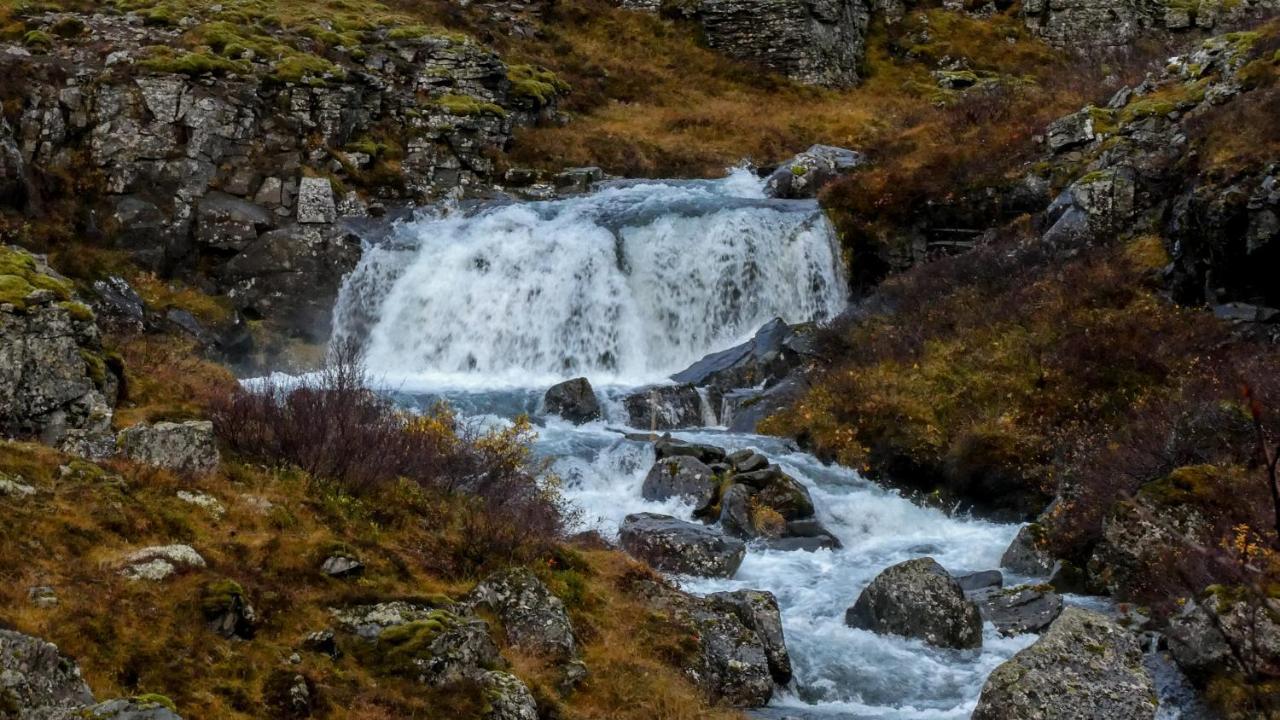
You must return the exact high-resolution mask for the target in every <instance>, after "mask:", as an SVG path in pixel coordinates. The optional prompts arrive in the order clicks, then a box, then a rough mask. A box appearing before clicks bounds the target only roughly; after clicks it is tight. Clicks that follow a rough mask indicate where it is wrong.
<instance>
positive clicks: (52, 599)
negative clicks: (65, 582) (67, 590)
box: [27, 585, 58, 610]
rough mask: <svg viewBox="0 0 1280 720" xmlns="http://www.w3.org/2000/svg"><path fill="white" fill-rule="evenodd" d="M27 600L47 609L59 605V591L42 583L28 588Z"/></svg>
mask: <svg viewBox="0 0 1280 720" xmlns="http://www.w3.org/2000/svg"><path fill="white" fill-rule="evenodd" d="M27 600H29V601H30V602H31V604H32V605H35V606H36V607H38V608H43V609H45V610H48V609H50V608H55V607H58V593H57V591H55V590H54V589H53V588H51V587H49V586H48V585H40V586H38V587H33V588H31V589H29V590H27Z"/></svg>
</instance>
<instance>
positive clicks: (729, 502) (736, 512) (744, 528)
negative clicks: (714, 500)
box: [720, 483, 759, 538]
mask: <svg viewBox="0 0 1280 720" xmlns="http://www.w3.org/2000/svg"><path fill="white" fill-rule="evenodd" d="M751 493H752V490H751V488H749V487H747V486H746V485H740V484H738V483H734V484H733V485H730V486H729V487H728V489H726V490H725V491H724V494H722V495H721V496H720V526H721V527H722V528H724V531H725V532H727V533H729V534H730V535H733V536H734V537H744V538H750V537H756V536H757V535H759V531H758V530H757V529H756V526H755V520H754V519H753V518H752V517H751Z"/></svg>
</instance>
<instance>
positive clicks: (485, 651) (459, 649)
mask: <svg viewBox="0 0 1280 720" xmlns="http://www.w3.org/2000/svg"><path fill="white" fill-rule="evenodd" d="M460 609H461V608H457V607H455V606H454V605H452V604H444V603H442V604H441V606H439V607H436V606H432V605H427V604H418V603H410V602H401V601H397V602H389V603H380V604H377V605H361V606H356V607H350V608H344V609H340V610H334V611H333V616H334V619H335V620H337V622H338V626H339V627H340V628H341V629H343V630H344V631H346V632H349V633H352V634H354V635H356V636H357V637H359V638H361V639H363V640H365V641H366V642H368V643H369V646H367V647H366V648H365V649H364V650H365V653H364V654H365V655H366V656H367V661H366V663H367V664H369V665H371V666H373V667H375V668H376V669H379V670H381V671H384V672H388V673H393V674H396V675H403V676H407V677H413V678H415V679H417V680H418V681H419V682H423V683H426V684H428V685H435V686H441V685H448V684H450V683H455V682H458V681H461V680H466V679H471V680H476V679H478V678H479V677H481V676H482V675H483V674H484V673H486V672H488V670H489V668H493V667H498V666H500V665H501V663H502V660H501V656H500V655H499V654H498V646H497V645H495V644H494V642H493V638H491V637H490V636H489V626H488V624H487V623H486V622H485V621H483V620H481V619H479V618H475V617H472V616H469V615H466V614H465V613H463V614H460V613H458V612H455V611H456V610H460Z"/></svg>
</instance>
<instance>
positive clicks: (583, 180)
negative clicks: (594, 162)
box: [555, 167, 604, 193]
mask: <svg viewBox="0 0 1280 720" xmlns="http://www.w3.org/2000/svg"><path fill="white" fill-rule="evenodd" d="M603 179H604V171H603V170H601V169H600V168H598V167H581V168H569V169H568V170H565V171H564V172H562V173H559V174H558V175H556V177H555V185H556V189H557V190H559V191H560V192H562V193H585V192H590V190H591V188H592V187H593V186H594V185H595V184H596V183H598V182H600V181H601V180H603Z"/></svg>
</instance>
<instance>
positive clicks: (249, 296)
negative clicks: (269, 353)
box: [0, 5, 564, 340]
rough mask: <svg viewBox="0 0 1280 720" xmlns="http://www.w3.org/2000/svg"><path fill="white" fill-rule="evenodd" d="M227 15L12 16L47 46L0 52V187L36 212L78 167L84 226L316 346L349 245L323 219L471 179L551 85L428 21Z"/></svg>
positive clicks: (545, 105) (369, 210) (352, 256)
mask: <svg viewBox="0 0 1280 720" xmlns="http://www.w3.org/2000/svg"><path fill="white" fill-rule="evenodd" d="M244 12H247V11H245V10H244V8H240V7H239V6H235V7H232V6H227V7H226V8H224V6H222V5H211V6H209V7H208V8H205V9H202V10H199V11H197V13H196V14H195V15H193V16H190V17H184V18H170V19H166V20H165V21H163V22H160V21H155V20H154V19H152V17H151V15H147V14H145V13H143V12H132V13H125V14H119V13H116V12H113V11H109V10H104V11H103V12H100V13H95V14H78V13H47V14H43V15H33V16H28V17H27V18H26V23H27V25H28V26H29V27H32V28H35V30H33V32H37V33H43V34H42V35H39V37H40V38H45V37H47V38H49V39H48V40H47V41H45V40H43V39H42V41H41V42H39V43H34V42H31V43H26V45H25V46H24V45H19V44H12V43H11V44H3V45H0V72H3V73H4V74H5V75H7V76H10V77H22V78H24V79H25V81H24V82H23V83H18V84H10V85H9V86H7V87H6V90H5V92H4V95H5V97H4V98H2V99H3V100H4V101H5V108H6V110H7V111H8V112H7V113H6V116H7V117H6V121H5V122H4V123H3V124H0V199H3V200H6V201H8V202H9V203H10V204H12V205H14V206H17V207H23V206H25V207H27V208H30V209H32V210H35V211H38V210H39V208H40V207H42V205H43V204H44V203H45V202H46V200H47V198H44V197H42V193H44V192H46V191H45V190H44V188H45V187H46V186H47V184H48V183H46V182H44V181H42V178H55V179H56V178H67V177H76V178H79V179H80V180H79V182H80V183H81V184H83V185H85V186H88V187H90V188H92V190H91V191H90V194H89V195H88V196H87V197H85V198H84V200H85V205H87V206H88V207H87V208H86V212H85V216H86V218H88V219H86V220H85V222H86V223H90V224H93V225H94V226H96V229H97V230H98V231H100V232H101V233H102V234H103V235H105V236H106V238H107V239H108V240H111V241H113V242H114V244H115V245H116V246H117V247H119V248H120V249H122V250H125V251H127V252H129V254H130V255H131V256H132V258H133V259H134V260H135V261H136V262H138V263H139V264H140V265H142V266H143V267H145V268H148V269H151V270H154V271H156V272H158V273H160V274H162V275H165V276H170V275H177V276H180V277H185V278H187V279H193V278H195V277H196V276H197V275H199V276H200V277H201V278H208V279H211V281H212V285H213V287H208V288H207V289H208V290H210V291H213V292H217V293H221V294H230V296H231V297H232V299H233V302H234V304H235V306H236V309H237V310H240V311H241V312H243V313H244V314H245V315H246V316H247V317H248V318H249V319H260V318H268V319H279V320H280V323H279V324H281V325H283V326H285V327H287V328H289V329H290V330H293V331H295V332H296V334H298V335H300V336H302V337H305V338H307V339H311V340H317V339H322V338H324V337H325V336H327V332H328V327H327V326H328V322H329V318H328V314H329V311H330V309H331V307H332V304H333V303H332V300H333V297H334V295H335V294H336V291H337V286H338V282H339V281H340V279H341V277H342V275H343V274H344V273H345V272H346V271H348V270H349V269H350V268H351V267H353V266H354V264H355V262H356V261H357V260H358V257H359V251H360V248H359V241H358V239H356V238H355V237H354V236H353V235H352V234H351V233H349V232H347V231H345V229H344V228H342V227H340V226H339V225H336V224H335V222H334V221H335V220H336V219H338V218H340V217H343V216H362V215H368V214H374V215H377V214H379V213H381V212H382V209H383V207H384V206H385V205H392V206H396V205H404V204H408V203H412V202H415V201H418V200H422V199H427V198H430V197H435V196H439V195H443V194H447V193H451V192H454V193H456V192H460V189H466V188H469V187H474V186H477V185H478V184H480V183H482V182H484V181H486V180H488V179H489V178H490V176H491V174H492V173H493V172H494V165H493V159H492V158H493V155H494V153H496V152H499V151H501V150H503V149H505V147H506V146H507V145H508V144H509V143H510V141H511V137H512V132H513V129H514V128H515V127H516V126H518V125H520V124H528V123H532V122H535V121H537V120H538V119H539V118H548V117H551V116H552V115H554V114H555V99H556V97H557V95H558V94H559V93H560V92H562V91H563V90H564V85H563V84H562V83H560V82H559V80H558V79H556V78H555V77H554V76H553V75H551V74H550V73H547V72H546V71H544V70H541V69H540V68H534V67H530V66H508V65H506V64H505V63H504V62H503V61H502V60H501V58H499V57H498V56H497V55H496V54H494V53H493V52H492V51H490V50H489V49H488V48H486V47H484V46H482V45H480V44H478V43H476V42H475V41H474V40H471V39H469V38H467V37H465V36H460V35H456V34H451V33H447V32H445V31H441V30H431V29H428V28H423V27H405V26H402V25H390V24H389V25H388V26H386V27H380V26H378V25H376V24H375V23H373V22H372V21H371V24H370V26H369V27H368V28H367V29H364V30H362V31H360V32H359V33H356V34H353V35H352V36H351V37H347V36H339V37H337V38H334V39H331V40H327V41H326V42H325V43H324V44H321V43H320V42H318V41H316V40H314V39H312V38H311V37H309V36H307V35H305V32H304V31H306V30H307V29H306V28H303V29H302V30H298V29H295V28H281V27H279V26H278V25H273V24H272V23H271V22H269V20H268V19H254V18H251V17H250V18H246V17H242V16H241V15H243V13H244ZM236 13H239V14H236ZM76 23H78V24H79V26H80V27H81V28H82V29H81V31H80V32H79V33H65V32H64V33H62V34H58V33H53V32H52V28H53V27H54V26H55V25H56V26H57V27H59V28H65V27H75V26H76V25H75V24H76ZM90 210H92V212H90Z"/></svg>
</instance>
